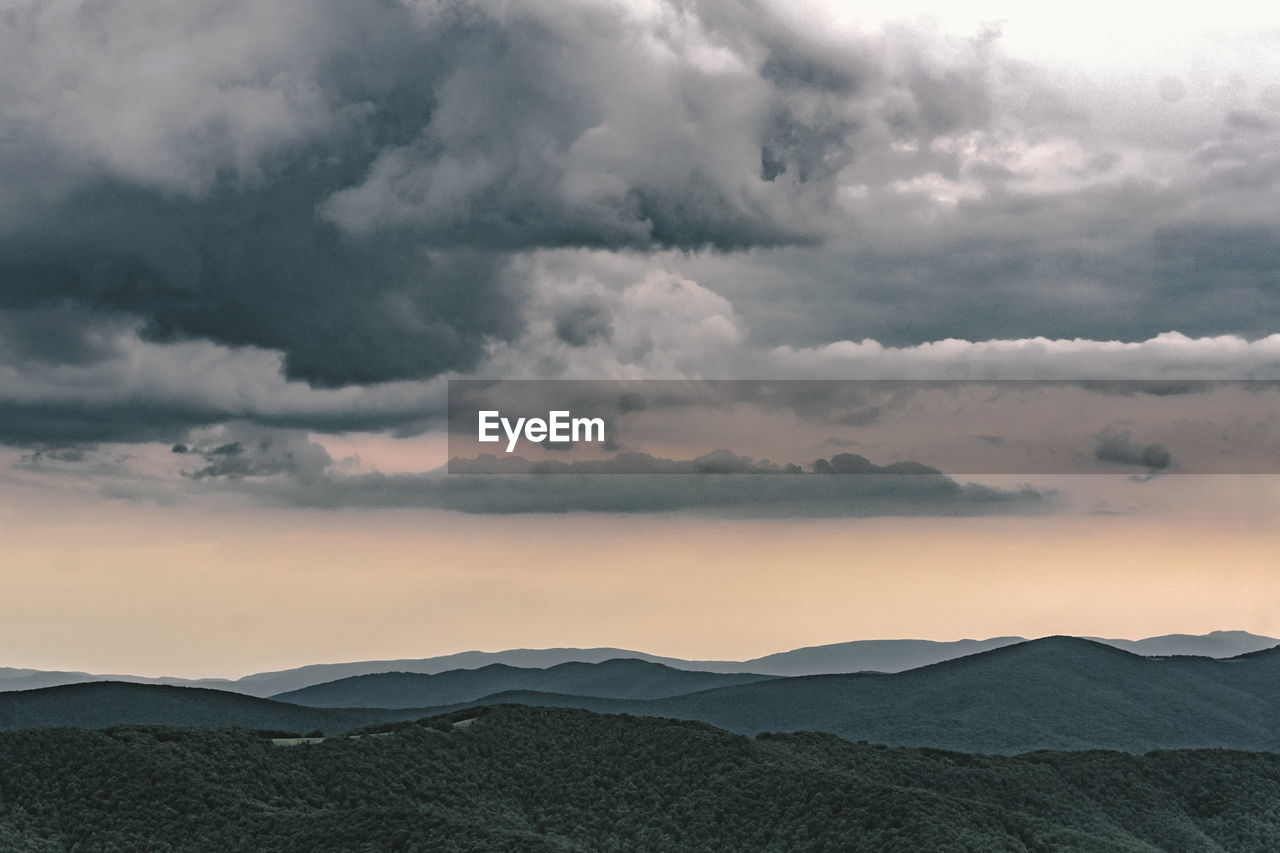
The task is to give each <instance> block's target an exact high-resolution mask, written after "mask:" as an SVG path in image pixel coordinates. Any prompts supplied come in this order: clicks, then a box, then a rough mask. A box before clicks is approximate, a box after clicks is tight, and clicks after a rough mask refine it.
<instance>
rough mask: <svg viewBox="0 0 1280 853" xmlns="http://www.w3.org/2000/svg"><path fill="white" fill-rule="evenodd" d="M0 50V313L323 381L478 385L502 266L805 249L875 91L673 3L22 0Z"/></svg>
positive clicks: (802, 46) (509, 329)
mask: <svg viewBox="0 0 1280 853" xmlns="http://www.w3.org/2000/svg"><path fill="white" fill-rule="evenodd" d="M860 52H862V49H861V48H860V47H859V46H853V51H852V54H853V55H854V56H856V55H857V54H858V53H860ZM0 57H3V59H0V63H2V64H3V65H2V67H3V71H4V73H3V80H4V81H5V82H4V83H3V84H2V85H0V121H3V123H4V125H5V127H6V134H5V137H4V140H3V142H0V190H3V193H2V195H3V196H4V198H5V201H4V202H0V204H5V205H7V207H6V209H4V210H3V211H0V272H2V273H3V275H4V277H5V287H4V288H3V290H0V310H8V311H13V310H20V309H29V308H40V309H43V308H46V307H48V306H51V305H60V304H72V305H75V306H78V307H80V308H81V309H82V310H84V311H93V312H99V313H101V314H104V315H109V316H111V317H117V316H127V317H136V318H138V319H140V320H141V321H142V326H141V330H142V333H143V334H144V336H145V337H146V338H147V339H149V340H156V341H177V340H185V339H208V340H211V341H214V342H217V343H222V344H226V345H231V346H251V347H258V348H264V349H273V350H278V351H280V352H281V353H283V356H284V361H283V365H284V368H285V371H286V373H287V375H288V376H289V377H290V378H298V379H303V380H306V381H308V382H311V383H313V384H318V385H328V386H333V385H341V384H347V383H370V382H377V381H385V380H395V379H409V378H428V377H430V376H433V375H437V374H439V373H442V372H444V371H447V370H450V369H467V368H470V367H473V366H474V365H475V364H476V362H477V361H478V359H479V358H480V357H481V355H482V354H483V351H484V348H485V346H486V344H487V343H488V342H490V341H493V340H504V339H508V338H509V337H510V336H511V335H513V334H515V333H516V332H518V329H519V325H520V319H521V318H520V314H519V311H518V308H519V305H520V303H521V299H522V296H521V293H520V288H519V287H518V286H517V287H511V286H510V284H511V278H510V276H505V275H503V271H504V270H506V269H507V267H508V264H509V262H510V261H511V258H512V256H513V253H518V252H523V251H527V250H536V249H540V248H549V247H595V248H604V249H611V250H652V249H655V248H663V247H674V248H680V249H698V248H703V247H705V248H710V249H718V250H736V249H747V248H751V247H763V246H777V245H791V244H812V243H814V242H815V241H817V240H818V239H819V238H820V237H821V236H822V231H823V226H822V223H823V222H824V218H825V215H826V214H827V213H828V212H829V211H830V205H831V202H832V200H833V199H834V193H835V185H834V176H835V174H836V173H838V171H839V169H840V167H841V165H842V164H843V163H844V162H846V161H847V160H848V159H849V158H850V157H851V156H852V154H851V152H852V151H853V149H854V148H855V147H856V145H857V141H856V137H857V135H858V133H859V132H860V131H859V130H858V128H859V127H861V126H862V121H861V119H860V118H859V117H860V116H862V115H863V114H864V113H865V114H874V113H878V112H879V111H881V110H882V107H883V104H881V102H880V94H882V93H883V92H884V91H885V90H886V87H891V85H893V84H892V83H891V80H892V79H894V78H891V77H890V76H888V75H887V74H886V73H885V72H884V69H879V68H878V67H877V66H876V65H875V63H862V64H859V62H858V61H856V60H851V59H849V58H848V54H846V53H843V52H842V53H835V52H832V51H831V50H829V49H828V50H825V51H824V50H823V49H820V46H818V45H816V44H815V43H814V42H813V40H812V39H810V38H808V37H806V36H804V35H803V34H800V33H797V32H794V31H791V30H789V29H787V27H786V26H785V25H784V24H783V23H782V22H781V21H779V20H777V19H776V18H774V17H773V16H771V15H770V14H768V13H767V11H765V10H763V9H761V10H756V11H755V12H754V13H752V14H750V15H748V14H746V10H738V11H733V10H731V9H729V8H728V7H720V6H716V5H715V4H701V5H700V4H692V5H686V4H675V3H659V4H656V5H654V6H649V7H643V8H642V7H633V6H629V5H625V4H612V3H610V4H604V5H599V4H589V3H571V4H560V3H557V4H549V3H541V2H534V1H533V0H530V2H524V3H517V4H508V5H502V6H492V5H489V6H486V5H484V4H471V3H447V4H422V5H415V4H409V3H384V4H377V5H374V6H368V7H353V6H350V5H349V4H342V3H337V2H324V0H316V1H315V2H292V0H291V1H290V2H284V3H279V4H272V6H271V8H270V9H265V8H263V7H262V6H261V4H256V3H248V2H236V3H229V4H228V3H210V2H195V3H184V4H181V5H180V6H166V7H164V8H159V7H152V6H149V5H144V6H138V5H136V4H127V3H98V4H88V3H75V2H72V3H59V4H52V5H51V4H41V3H34V2H31V3H20V4H18V5H16V6H15V7H14V8H12V9H10V10H9V11H8V12H7V13H6V15H5V17H4V20H3V22H2V23H0ZM864 66H865V67H864ZM908 88H909V87H908ZM895 109H896V108H895ZM926 112H928V111H927V110H926ZM567 310H568V309H567ZM575 317H576V315H574V314H573V313H572V311H568V313H565V314H562V316H561V322H560V331H561V332H562V336H563V337H564V338H565V339H566V340H568V341H570V342H573V341H575V340H577V341H587V340H590V339H591V338H593V337H595V336H598V335H600V334H601V333H602V330H603V327H598V326H593V325H592V324H591V323H590V321H589V320H588V321H587V323H586V325H585V326H584V325H583V323H582V321H581V318H577V319H575ZM68 357H69V358H74V357H76V352H74V351H73V352H71V353H70V354H69V355H68Z"/></svg>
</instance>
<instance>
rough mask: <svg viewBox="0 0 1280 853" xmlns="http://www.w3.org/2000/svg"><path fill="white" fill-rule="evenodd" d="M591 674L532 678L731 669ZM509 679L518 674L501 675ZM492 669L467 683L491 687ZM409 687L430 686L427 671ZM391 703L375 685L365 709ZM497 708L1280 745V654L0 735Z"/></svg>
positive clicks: (232, 716)
mask: <svg viewBox="0 0 1280 853" xmlns="http://www.w3.org/2000/svg"><path fill="white" fill-rule="evenodd" d="M583 668H586V669H588V670H590V671H588V672H585V673H580V674H577V675H573V677H571V678H566V677H565V675H564V672H556V671H555V668H549V669H546V670H533V671H531V672H528V673H524V674H522V675H521V677H522V678H523V677H529V678H531V679H533V682H532V683H534V684H535V686H536V685H537V684H538V683H539V682H538V679H542V681H541V685H542V686H544V687H560V688H572V689H578V690H583V689H591V688H592V687H594V686H598V685H604V686H605V687H610V686H612V687H615V688H616V687H618V685H625V683H626V682H627V681H628V680H629V679H630V676H629V675H628V673H629V672H631V671H635V670H644V669H650V668H653V672H652V673H650V675H649V676H648V677H649V678H650V679H651V681H650V682H649V687H648V688H646V687H645V686H644V685H643V683H642V682H643V679H641V680H640V681H638V682H637V684H639V685H640V686H639V687H633V688H631V689H633V690H634V691H635V692H643V690H644V689H650V688H652V685H654V684H659V685H660V684H662V683H663V680H664V679H671V678H673V677H674V678H682V679H686V682H685V686H690V687H696V686H699V685H700V684H704V683H706V682H707V681H708V680H709V681H712V682H714V680H715V679H716V678H721V677H722V676H719V675H717V674H714V673H682V672H677V671H674V670H669V669H667V668H665V667H662V666H661V665H658V664H645V663H643V662H638V661H625V660H624V661H612V662H605V663H601V664H582V665H578V666H577V667H567V668H566V670H565V671H567V672H569V673H570V674H572V673H573V671H574V670H575V669H583ZM664 670H665V671H664ZM548 673H550V674H548ZM498 674H499V675H502V676H503V677H505V675H504V674H503V670H501V669H500V670H498ZM490 675H491V673H485V672H481V673H479V674H478V675H477V674H475V673H469V674H467V676H466V677H468V678H478V679H480V681H484V680H485V679H488V678H489V677H490ZM456 676H457V673H455V674H452V675H451V678H453V677H456ZM411 680H412V681H420V680H421V676H413V677H411ZM384 681H385V679H382V678H373V679H352V680H348V681H347V682H346V683H342V682H339V683H337V684H336V685H328V686H326V689H342V690H348V691H358V690H359V689H363V688H364V687H367V686H370V685H371V686H373V687H375V688H376V687H379V686H380V685H382V684H383V682H384ZM393 681H394V680H393ZM448 681H449V680H448V679H446V680H445V683H448ZM666 683H670V681H667V682H666ZM352 695H355V696H356V698H359V697H358V695H357V694H356V693H353V694H352ZM384 698H385V696H383V695H379V694H378V693H377V692H376V690H375V691H373V692H372V693H371V695H370V696H369V697H368V700H369V701H368V703H366V704H373V703H377V702H380V701H382V700H383V699H384ZM499 704H521V705H526V706H535V707H563V708H577V709H581V710H587V711H593V712H597V713H623V714H629V715H632V716H641V717H666V718H674V719H684V720H695V721H700V722H703V723H707V724H710V725H713V726H716V727H719V728H723V729H726V730H729V731H733V732H737V733H739V734H746V735H752V734H759V733H762V732H796V731H818V732H826V733H829V734H835V735H839V736H841V737H843V738H845V739H847V740H851V741H868V742H871V743H883V744H890V745H897V746H927V747H935V748H943V749H953V750H959V751H963V752H971V753H973V752H978V753H1020V752H1028V751H1033V750H1038V749H1058V750H1080V749H1117V750H1122V751H1127V752H1133V753H1144V752H1148V751H1150V750H1156V749H1198V748H1220V749H1237V750H1250V751H1267V752H1280V712H1278V711H1277V708H1280V648H1272V649H1268V650H1264V651H1258V652H1251V653H1248V654H1245V655H1241V656H1238V657H1234V658H1228V659H1221V660H1220V659H1214V658H1208V657H1185V656H1172V657H1142V656H1139V655H1135V654H1133V653H1131V652H1127V651H1124V650H1122V649H1117V648H1115V647H1113V646H1108V645H1104V644H1101V643H1097V642H1093V641H1091V640H1085V639H1081V638H1077V637H1046V638H1043V639H1039V640H1031V641H1027V642H1024V643H1018V644H1015V645H1010V646H1002V647H1000V648H997V649H992V650H989V651H985V652H980V653H978V654H974V655H969V656H966V657H962V658H955V659H952V660H949V661H943V662H941V663H937V664H932V665H929V666H925V667H919V668H917V669H913V670H908V671H906V672H901V673H894V674H885V673H854V674H845V675H810V676H793V677H778V678H761V679H759V680H750V681H742V682H740V683H732V684H726V685H723V686H718V687H712V688H710V689H702V690H697V691H695V692H691V693H686V694H681V695H676V696H668V697H665V698H657V699H637V698H619V697H616V696H615V697H609V696H589V695H570V694H566V693H556V692H551V691H550V690H515V691H510V690H508V691H502V692H498V693H495V694H491V695H487V696H483V697H479V698H477V699H475V700H474V701H467V702H461V703H455V704H453V705H448V706H444V707H434V708H399V709H387V708H380V707H348V708H344V709H334V708H319V707H304V706H301V705H297V704H290V703H284V702H278V701H273V700H267V699H258V698H255V697H248V696H244V695H241V694H235V693H229V692H225V691H214V690H207V689H191V688H179V687H168V686H159V685H138V684H122V683H94V684H78V685H69V686H64V687H53V688H47V689H43V690H31V691H21V692H11V693H4V694H0V729H11V728H23V727H38V726H70V727H80V728H103V727H110V726H115V725H123V724H161V725H170V726H232V725H234V726H240V727H244V728H253V729H276V730H290V731H302V730H311V729H316V728H319V729H320V730H322V731H324V732H325V733H326V734H330V735H332V734H335V733H337V734H341V733H343V732H349V731H352V730H354V729H358V728H361V727H365V726H369V725H375V724H379V723H382V722H386V721H397V720H409V719H419V718H422V717H427V716H432V715H436V714H440V713H452V712H465V711H467V710H469V709H471V708H475V707H479V706H493V705H499Z"/></svg>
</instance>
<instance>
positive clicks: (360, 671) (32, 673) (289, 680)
mask: <svg viewBox="0 0 1280 853" xmlns="http://www.w3.org/2000/svg"><path fill="white" fill-rule="evenodd" d="M1091 639H1096V638H1091ZM1096 641H1097V642H1100V643H1105V644H1107V645H1111V646H1116V647H1118V648H1123V649H1125V650H1126V651H1132V652H1135V653H1137V654H1142V655H1168V654H1194V655H1204V656H1207V657H1230V656H1232V655H1237V654H1241V653H1243V652H1250V651H1255V650H1258V649H1265V648H1271V647H1274V646H1276V645H1278V644H1280V640H1276V639H1274V638H1271V637H1261V636H1257V635H1255V634H1250V633H1248V632H1245V631H1214V632H1212V633H1210V634H1205V635H1199V636H1196V635H1187V634H1170V635H1167V636H1163V637H1151V638H1148V639H1145V640H1111V639H1097V640H1096ZM1021 642H1025V640H1024V638H1022V637H994V638H991V639H987V640H956V641H952V642H937V641H933V640H855V641H853V642H848V643H834V644H830V645H824V646H810V647H807V648H801V649H794V650H791V651H787V652H778V653H776V654H771V655H765V656H763V657H759V658H753V659H751V660H746V661H723V660H684V659H682V658H671V657H662V656H660V655H652V654H648V653H646V652H639V651H634V650H629V649H618V648H591V649H576V648H555V649H508V650H507V651H501V652H478V651H471V652H459V653H457V654H451V655H440V656H437V657H429V658H418V659H401V660H374V661H355V662H351V663H326V664H312V665H309V666H303V667H298V668H296V669H286V670H279V671H274V672H260V673H255V674H253V675H247V676H245V677H243V678H239V679H234V680H228V679H218V678H204V679H184V678H146V677H141V676H133V675H96V674H91V673H83V672H58V671H41V670H31V669H25V670H19V669H3V668H0V692H3V691H7V690H26V689H32V688H36V687H49V686H54V685H60V684H76V683H81V682H88V681H128V682H135V683H139V684H167V685H174V686H185V687H207V688H212V689H214V690H227V691H232V692H235V693H244V694H247V695H249V696H259V697H267V696H274V695H278V694H281V693H287V692H291V691H295V690H301V689H303V688H305V687H310V686H312V685H316V684H323V683H326V682H330V681H336V680H339V679H343V678H349V677H352V676H357V675H372V674H375V673H385V672H409V673H422V674H427V675H434V674H438V673H442V672H448V671H451V670H458V669H479V668H481V667H484V666H489V665H491V664H505V665H507V666H513V667H522V668H537V669H545V668H548V667H553V666H557V665H559V664H562V663H570V662H580V663H602V662H604V661H607V660H613V659H618V658H632V659H636V660H643V661H649V662H651V663H660V664H664V665H665V666H669V667H671V668H673V669H682V670H695V671H698V672H708V673H743V672H749V673H757V674H760V675H819V674H826V673H851V672H902V671H905V670H909V669H915V668H917V667H921V666H927V665H930V664H934V663H940V662H942V661H946V660H953V659H955V658H958V657H962V656H965V655H970V654H974V653H977V652H982V651H987V650H990V649H994V648H1000V647H1003V646H1008V645H1012V644H1014V643H1021Z"/></svg>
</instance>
